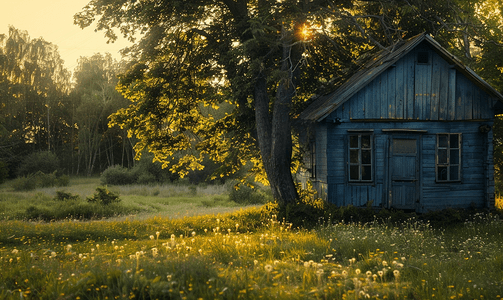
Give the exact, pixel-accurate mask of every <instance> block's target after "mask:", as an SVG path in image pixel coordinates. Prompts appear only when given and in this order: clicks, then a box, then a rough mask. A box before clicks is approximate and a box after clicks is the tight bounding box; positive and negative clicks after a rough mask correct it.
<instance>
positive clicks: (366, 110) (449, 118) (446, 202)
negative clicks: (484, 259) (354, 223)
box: [300, 34, 503, 212]
mask: <svg viewBox="0 0 503 300" xmlns="http://www.w3.org/2000/svg"><path fill="white" fill-rule="evenodd" d="M396 48H397V49H394V50H389V51H385V50H383V51H381V52H380V53H379V54H378V55H376V56H375V57H374V58H373V59H371V60H370V61H369V62H368V63H367V64H365V65H364V66H362V68H361V69H360V70H359V71H358V72H356V74H355V75H354V76H352V77H351V78H350V79H349V80H348V81H346V82H344V83H343V84H342V85H341V86H340V87H339V88H337V89H336V90H335V91H334V92H332V93H330V94H327V95H324V96H321V97H319V98H318V99H316V100H315V101H314V102H313V103H312V104H311V105H310V106H308V107H307V109H306V110H305V111H304V112H303V113H302V114H301V116H300V118H301V120H302V121H304V122H307V123H308V124H310V125H312V126H310V127H311V130H309V132H310V134H309V141H310V149H311V151H310V152H311V153H310V154H308V155H307V156H309V157H308V159H307V166H306V168H307V170H308V174H309V176H310V177H311V178H310V179H311V182H313V184H314V186H315V187H316V189H317V190H318V192H319V194H320V195H322V196H323V197H324V198H326V200H328V201H329V202H331V203H335V204H336V205H339V206H345V205H354V206H363V205H369V204H371V205H372V206H374V207H381V208H392V207H393V208H397V209H406V210H415V211H418V212H426V211H429V210H438V209H443V208H448V207H452V208H466V207H472V206H474V207H494V164H493V141H492V139H493V132H492V126H493V121H494V116H495V114H500V113H502V112H503V96H502V95H501V94H500V93H499V92H498V91H496V90H495V89H494V88H492V87H491V86H490V85H489V84H488V83H486V82H485V81H484V80H482V79H481V78H480V77H479V76H477V75H476V74H475V73H474V72H473V71H472V70H471V69H469V68H468V67H466V66H464V65H463V64H462V63H461V62H460V61H459V60H458V59H457V58H455V57H454V56H453V55H451V54H450V53H449V52H448V51H447V50H445V49H444V48H442V47H441V46H440V45H439V44H438V43H437V42H436V41H435V40H434V39H433V38H432V37H431V36H429V35H426V34H421V35H418V36H416V37H413V38H411V39H409V40H407V41H405V42H404V43H403V44H402V45H401V46H399V47H396Z"/></svg>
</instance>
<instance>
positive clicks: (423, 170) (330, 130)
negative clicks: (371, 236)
mask: <svg viewBox="0 0 503 300" xmlns="http://www.w3.org/2000/svg"><path fill="white" fill-rule="evenodd" d="M327 125H328V127H327V131H326V132H327V140H328V141H329V142H328V144H327V148H326V151H327V152H326V157H327V164H326V165H327V177H326V184H327V186H328V195H327V200H328V201H329V202H332V203H335V204H337V205H340V206H345V205H349V204H352V205H356V206H363V205H365V204H366V203H367V201H373V203H372V205H373V206H376V207H379V206H380V207H387V205H386V201H388V198H389V197H388V196H389V190H390V187H389V181H388V172H389V170H388V167H387V165H388V158H389V151H390V150H389V146H390V144H389V141H390V137H392V136H393V135H397V134H400V135H406V134H409V133H412V134H415V135H418V136H420V138H419V140H420V142H419V145H420V147H419V153H420V157H419V162H420V171H419V174H420V175H419V180H420V182H419V186H420V188H419V191H418V192H419V193H420V195H421V197H420V198H421V201H420V203H419V205H420V210H421V211H427V210H435V209H441V208H446V207H469V206H471V205H474V206H477V207H486V206H487V205H489V204H488V202H487V201H489V200H490V199H488V197H489V196H490V195H489V194H490V193H491V192H494V187H493V186H489V185H490V182H492V178H488V177H487V175H486V174H488V173H487V163H488V162H489V161H491V160H492V147H489V146H488V144H487V143H486V141H487V140H488V138H489V139H490V140H491V139H492V132H489V133H481V132H480V131H479V127H480V126H481V125H489V126H492V122H417V123H416V122H414V123H410V122H365V123H364V122H346V123H344V122H343V123H342V124H339V125H336V124H327ZM368 129H373V139H374V170H373V171H374V180H373V182H372V183H369V184H351V183H348V165H347V162H348V146H347V145H348V141H347V134H348V130H349V131H351V130H368ZM390 129H392V130H396V129H404V131H396V132H395V131H386V130H390ZM414 129H416V130H420V133H415V132H413V131H410V132H409V131H407V130H414ZM383 130H384V131H383ZM438 133H461V134H462V144H461V147H462V152H461V165H462V169H461V181H460V182H453V183H445V182H442V183H438V182H436V180H435V146H436V135H437V134H438Z"/></svg>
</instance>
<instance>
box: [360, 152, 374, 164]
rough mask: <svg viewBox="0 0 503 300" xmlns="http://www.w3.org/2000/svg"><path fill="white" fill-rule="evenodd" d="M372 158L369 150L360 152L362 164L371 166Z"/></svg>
mask: <svg viewBox="0 0 503 300" xmlns="http://www.w3.org/2000/svg"><path fill="white" fill-rule="evenodd" d="M371 163H372V157H371V155H370V150H362V164H371Z"/></svg>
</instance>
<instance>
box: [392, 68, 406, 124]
mask: <svg viewBox="0 0 503 300" xmlns="http://www.w3.org/2000/svg"><path fill="white" fill-rule="evenodd" d="M405 76H406V74H405V73H404V64H403V62H402V61H399V62H397V63H396V68H395V90H396V95H395V105H396V111H395V118H396V119H403V118H404V101H405V98H406V95H405V83H404V79H405Z"/></svg>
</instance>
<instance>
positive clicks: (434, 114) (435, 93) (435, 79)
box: [430, 53, 443, 120]
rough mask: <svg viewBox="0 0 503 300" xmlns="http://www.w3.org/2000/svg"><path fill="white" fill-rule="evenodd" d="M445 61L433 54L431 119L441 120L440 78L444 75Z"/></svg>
mask: <svg viewBox="0 0 503 300" xmlns="http://www.w3.org/2000/svg"><path fill="white" fill-rule="evenodd" d="M442 61H443V59H442V58H441V57H440V56H438V55H437V54H436V53H432V64H433V66H432V75H431V97H430V103H431V105H430V109H431V110H430V119H431V120H438V119H439V110H440V76H441V73H442Z"/></svg>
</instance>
